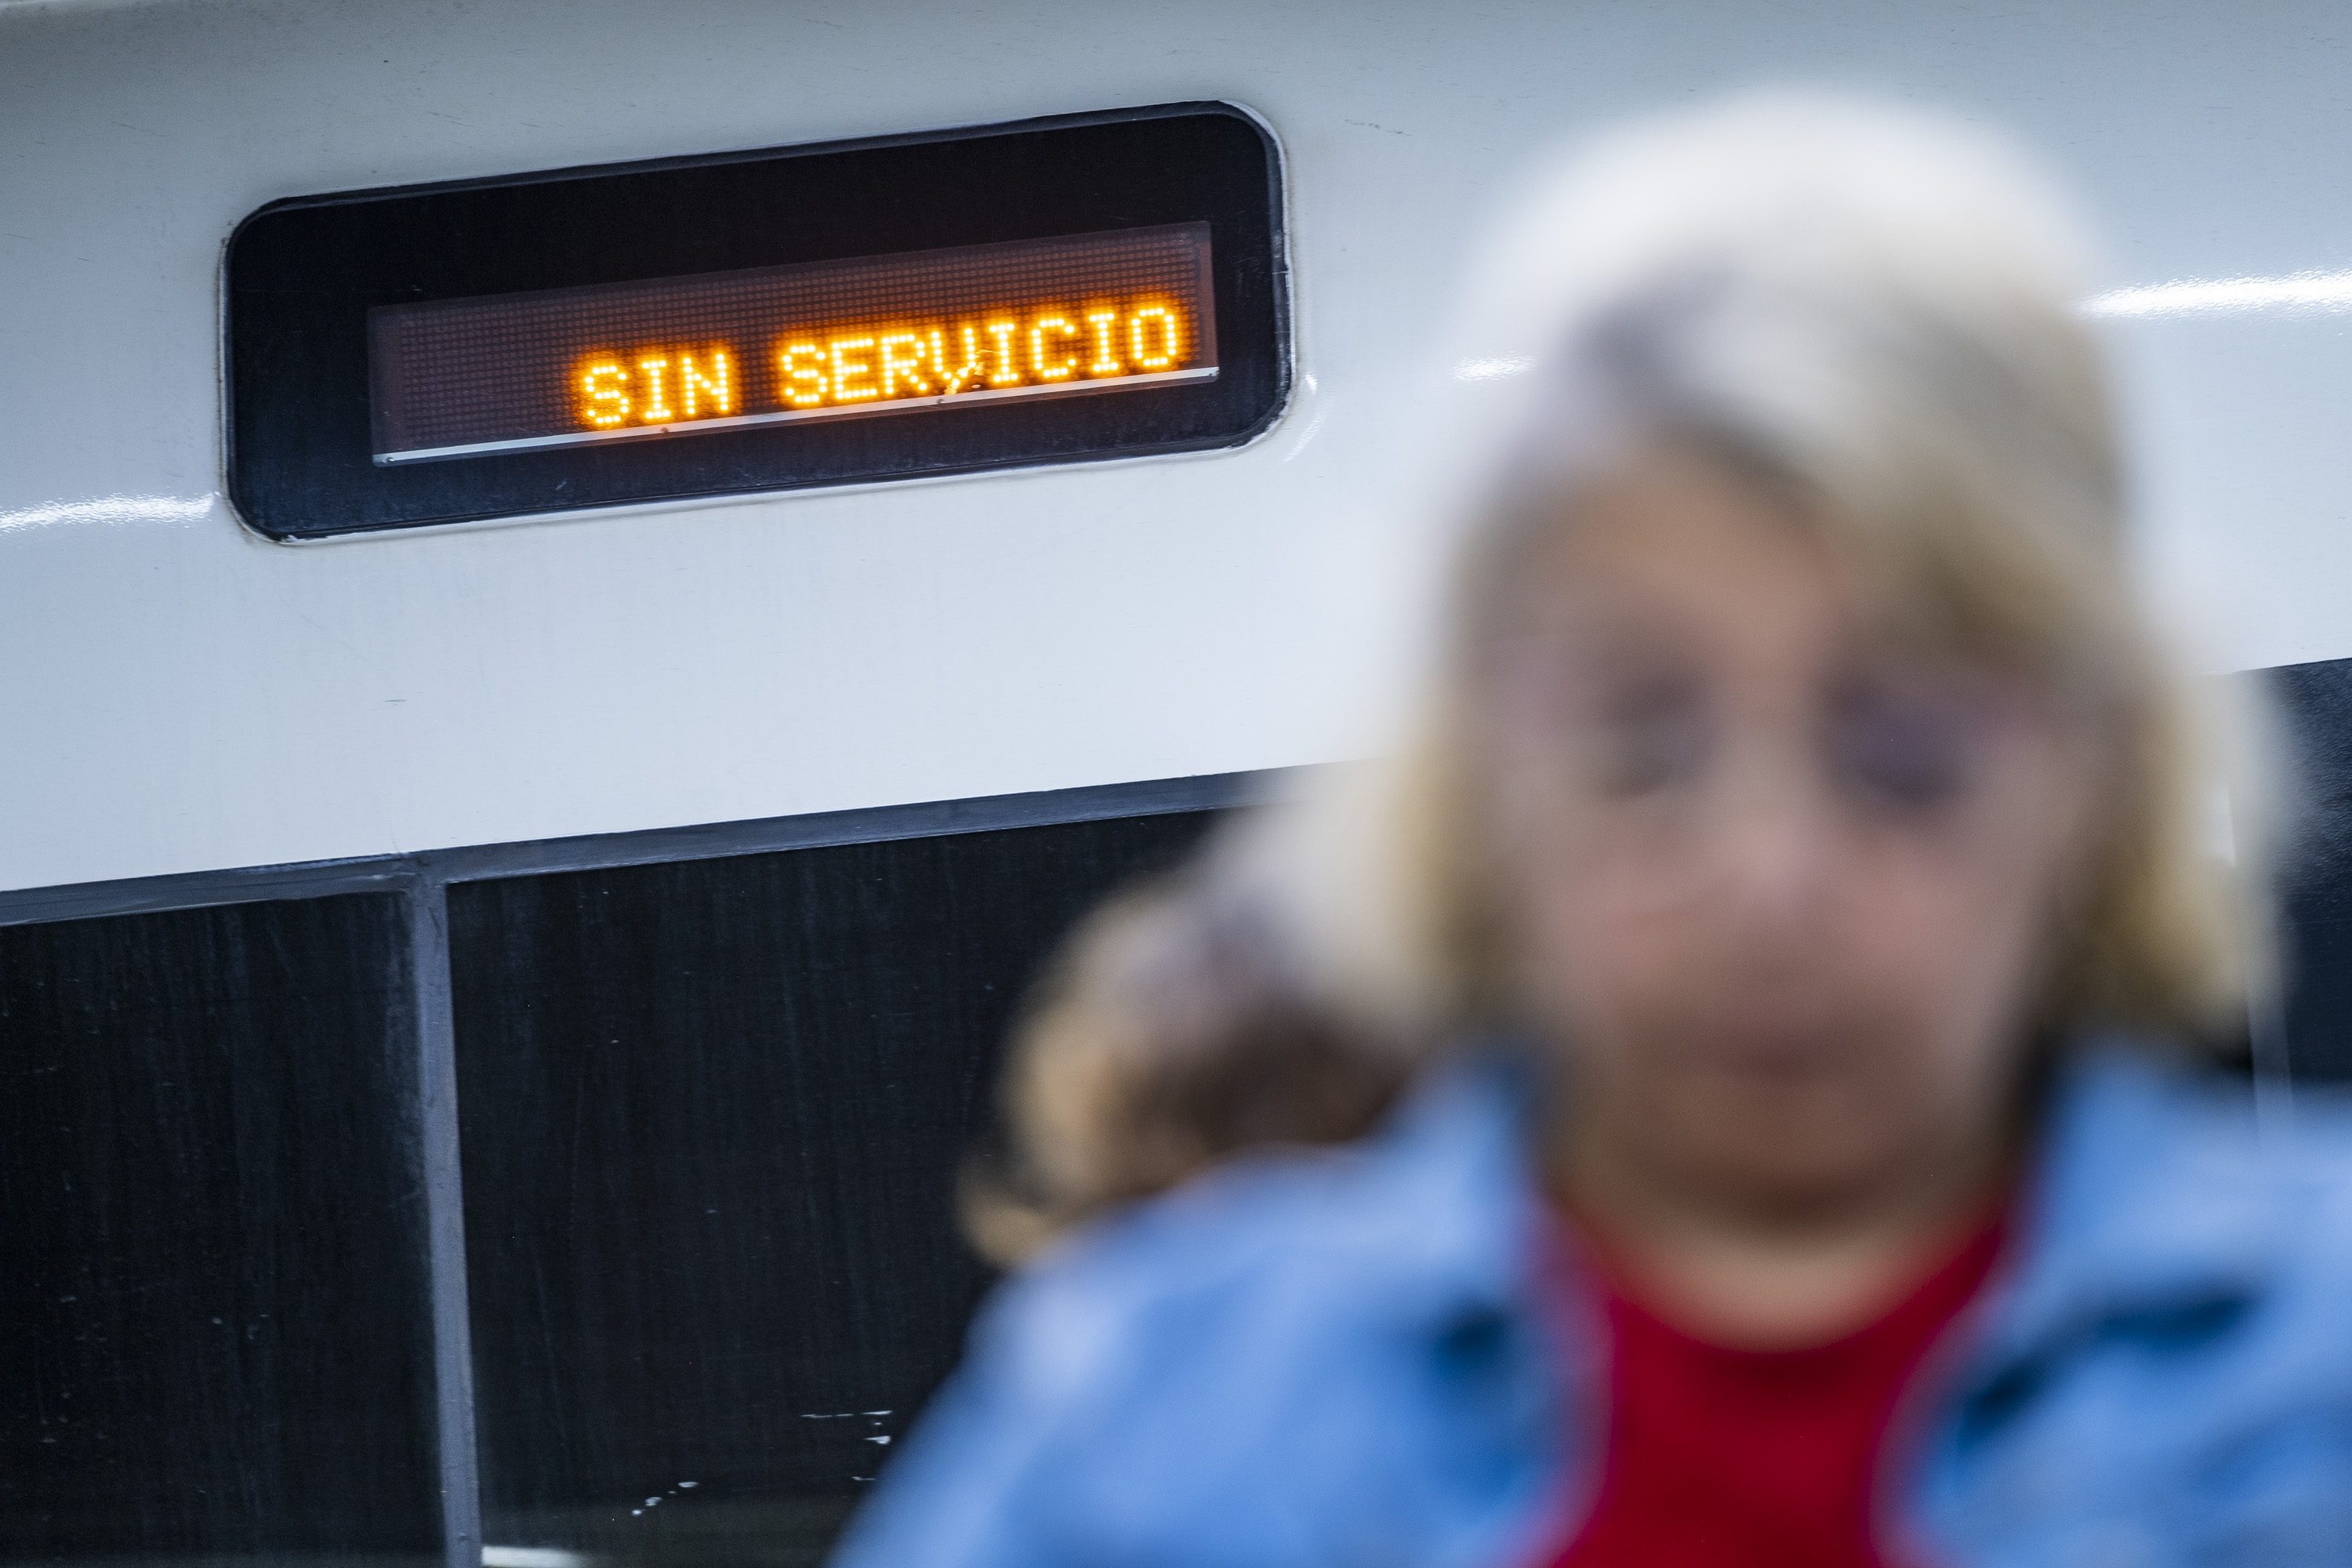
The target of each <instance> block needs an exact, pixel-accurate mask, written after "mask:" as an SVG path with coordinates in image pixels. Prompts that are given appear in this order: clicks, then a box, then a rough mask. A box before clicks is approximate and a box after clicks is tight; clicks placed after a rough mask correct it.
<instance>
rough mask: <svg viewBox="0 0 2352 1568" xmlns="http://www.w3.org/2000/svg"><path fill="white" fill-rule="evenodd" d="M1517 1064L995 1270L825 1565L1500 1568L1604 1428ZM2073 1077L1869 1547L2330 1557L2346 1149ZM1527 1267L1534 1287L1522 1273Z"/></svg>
mask: <svg viewBox="0 0 2352 1568" xmlns="http://www.w3.org/2000/svg"><path fill="white" fill-rule="evenodd" d="M1516 1083H1517V1078H1516V1076H1515V1075H1514V1074H1513V1073H1512V1072H1510V1071H1509V1070H1508V1069H1507V1068H1504V1067H1502V1066H1500V1065H1498V1064H1496V1063H1494V1062H1482V1063H1474V1064H1469V1065H1465V1066H1462V1067H1458V1068H1452V1069H1449V1070H1446V1071H1444V1072H1442V1073H1440V1074H1438V1075H1436V1076H1435V1077H1434V1078H1433V1079H1432V1081H1430V1082H1429V1083H1428V1084H1427V1085H1425V1086H1424V1087H1423V1089H1421V1090H1420V1091H1419V1092H1417V1093H1416V1094H1415V1095H1414V1096H1413V1097H1412V1099H1411V1100H1409V1101H1408V1102H1407V1103H1406V1105H1405V1106H1404V1108H1403V1109H1402V1111H1401V1112H1400V1113H1399V1114H1398V1115H1397V1116H1396V1117H1395V1118H1394V1119H1393V1120H1392V1121H1391V1124H1390V1125H1389V1126H1388V1127H1387V1128H1386V1129H1385V1130H1384V1131H1382V1132H1381V1133H1380V1134H1379V1135H1377V1136H1375V1137H1374V1138H1371V1139H1370V1140H1367V1141H1366V1142H1363V1143H1361V1144H1358V1145H1355V1146H1353V1147H1350V1148H1347V1149H1342V1150H1335V1151H1326V1152H1289V1153H1285V1154H1281V1155H1270V1156H1266V1157H1262V1158H1253V1159H1250V1160H1246V1161H1243V1162H1240V1163H1236V1164H1234V1165H1233V1166H1231V1167H1229V1168H1227V1169H1224V1170H1222V1171H1219V1172H1216V1173H1213V1174H1210V1175H1208V1176H1205V1177H1202V1178H1201V1179H1199V1180H1196V1181H1195V1182H1193V1183H1192V1184H1189V1185H1187V1186H1185V1187H1183V1188H1182V1189H1181V1190H1179V1191H1177V1192H1175V1193H1172V1194H1168V1195H1167V1196H1165V1197H1163V1198H1160V1199H1159V1200H1156V1201H1154V1202H1152V1203H1150V1204H1147V1205H1141V1206H1139V1208H1137V1209H1134V1210H1132V1211H1130V1212H1129V1213H1127V1214H1124V1215H1119V1216H1118V1217H1116V1218H1114V1219H1112V1220H1109V1221H1108V1222H1106V1223H1103V1224H1099V1225H1097V1226H1094V1227H1092V1228H1090V1229H1088V1230H1087V1231H1085V1232H1083V1233H1081V1234H1079V1235H1077V1236H1076V1237H1072V1238H1070V1239H1069V1240H1067V1241H1066V1242H1065V1243H1063V1244H1062V1245H1061V1246H1059V1247H1057V1248H1056V1249H1055V1251H1053V1252H1052V1253H1050V1254H1049V1255H1048V1256H1046V1257H1045V1258H1043V1259H1042V1260H1040V1261H1039V1262H1037V1263H1035V1264H1034V1265H1033V1266H1032V1267H1031V1268H1028V1269H1027V1270H1026V1271H1024V1273H1022V1274H1021V1275H1019V1276H1018V1277H1016V1278H1015V1279H1013V1280H1012V1281H1011V1282H1009V1283H1008V1284H1007V1285H1006V1286H1005V1287H1004V1288H1003V1289H1002V1290H1001V1291H1000V1292H999V1294H998V1295H997V1297H996V1298H995V1300H993V1301H992V1303H991V1304H990V1306H989V1308H988V1310H986V1311H985V1312H984V1313H983V1314H982V1319H981V1321H980V1322H979V1324H978V1326H977V1327H976V1328H975V1330H974V1332H973V1338H972V1342H971V1349H970V1352H969V1355H968V1358H967V1360H966V1362H965V1363H964V1365H963V1367H962V1369H961V1371H960V1372H959V1373H957V1374H956V1375H955V1377H954V1378H953V1379H952V1380H950V1383H949V1384H947V1386H946V1387H945V1388H943V1389H942V1390H941V1392H940V1394H939V1396H938V1398H937V1399H936V1400H935V1401H934V1402H933V1404H932V1405H931V1407H930V1409H929V1411H928V1412H927V1413H926V1415H924V1417H923V1419H922V1421H921V1422H920V1423H919V1426H918V1427H917V1429H916V1430H915V1432H914V1433H913V1434H912V1435H911V1436H910V1439H909V1441H908V1445H907V1447H906V1450H905V1451H904V1452H903V1453H902V1454H900V1455H899V1456H898V1458H897V1459H896V1460H895V1462H894V1463H893V1464H892V1465H891V1467H890V1468H889V1470H888V1472H887V1474H886V1475H885V1476H884V1478H883V1481H882V1484H881V1486H880V1489H879V1491H878V1493H877V1496H876V1497H875V1498H874V1499H873V1500H872V1501H871V1502H870V1503H869V1505H868V1506H867V1508H866V1510H865V1512H864V1514H863V1515H862V1516H861V1518H860V1519H859V1520H858V1521H857V1522H856V1524H855V1525H854V1526H853V1528H852V1531H851V1534H850V1536H849V1538H848V1540H847V1542H845V1548H844V1551H843V1553H842V1555H841V1557H840V1558H839V1559H837V1568H1060V1565H1068V1568H1162V1565H1164V1568H1243V1565H1244V1564H1248V1565H1256V1564H1265V1565H1267V1568H1274V1565H1276V1564H1279V1565H1281V1568H1312V1565H1318V1564H1346V1565H1349V1568H1356V1565H1364V1568H1386V1565H1390V1564H1395V1565H1399V1568H1403V1565H1411V1568H1527V1565H1528V1564H1530V1563H1535V1562H1537V1561H1538V1556H1539V1553H1541V1552H1543V1551H1544V1550H1545V1549H1546V1548H1548V1547H1550V1546H1554V1545H1556V1544H1558V1542H1559V1541H1560V1540H1562V1539H1564V1534H1565V1531H1568V1530H1569V1529H1570V1528H1572V1527H1573V1524H1574V1521H1575V1520H1576V1519H1577V1517H1578V1510H1580V1508H1581V1507H1582V1506H1583V1503H1584V1500H1585V1497H1586V1494H1587V1493H1588V1491H1589V1489H1590V1488H1591V1484H1592V1481H1593V1479H1594V1477H1595V1473H1596V1468H1597V1461H1598V1459H1599V1458H1600V1451H1601V1444H1602V1442H1603V1440H1604V1437H1603V1434H1602V1431H1601V1421H1600V1415H1601V1413H1602V1412H1603V1411H1604V1410H1605V1408H1606V1392H1605V1389H1604V1388H1603V1387H1602V1380H1603V1379H1604V1377H1605V1375H1606V1372H1607V1362H1606V1350H1605V1347H1604V1346H1603V1344H1602V1343H1601V1338H1600V1336H1599V1335H1598V1334H1597V1333H1595V1332H1593V1331H1591V1329H1590V1328H1586V1327H1580V1326H1578V1325H1577V1324H1575V1323H1574V1322H1573V1321H1570V1318H1569V1316H1568V1314H1567V1313H1566V1312H1564V1311H1563V1310H1562V1308H1561V1306H1560V1303H1559V1290H1558V1288H1557V1285H1556V1284H1553V1285H1550V1286H1547V1285H1545V1284H1544V1282H1543V1281H1542V1279H1540V1278H1539V1269H1540V1268H1542V1267H1543V1264H1542V1256H1543V1254H1542V1247H1541V1227H1542V1226H1543V1225H1544V1224H1545V1219H1544V1215H1543V1213H1542V1209H1541V1205H1540V1203H1539V1200H1538V1196H1537V1194H1536V1193H1535V1190H1534V1188H1533V1186H1532V1184H1531V1181H1530V1177H1529V1171H1530V1166H1529V1163H1528V1156H1527V1150H1526V1147H1525V1143H1524V1142H1523V1139H1522V1137H1521V1133H1520V1124H1521V1120H1522V1118H1521V1116H1520V1113H1519V1101H1520V1100H1521V1098H1522V1097H1521V1096H1520V1095H1519V1094H1518V1092H1517V1089H1516V1088H1515V1084H1516ZM2297 1115H2298V1121H2297V1124H2296V1127H2295V1130H2294V1134H2293V1135H2292V1137H2290V1138H2277V1137H2273V1138H2271V1139H2269V1140H2265V1141H2258V1140H2257V1139H2256V1138H2255V1136H2254V1133H2253V1130H2252V1125H2251V1118H2250V1116H2249V1115H2248V1114H2247V1112H2246V1103H2245V1100H2244V1099H2243V1097H2242V1096H2238V1095H2231V1094H2223V1093H2221V1092H2219V1091H2216V1090H2213V1089H2206V1088H2201V1087H2198V1086H2196V1085H2194V1084H2192V1083H2190V1082H2189V1081H2188V1080H2186V1079H2181V1078H2177V1077H2174V1076H2171V1075H2168V1074H2167V1073H2165V1072H2163V1071H2161V1070H2160V1069H2158V1068H2156V1067H2154V1066H2152V1065H2149V1064H2148V1063H2147V1060H2146V1059H2144V1058H2135V1057H2133V1056H2131V1055H2129V1054H2127V1053H2124V1052H2120V1051H2099V1050H2086V1051H2084V1052H2081V1053H2078V1054H2077V1055H2075V1056H2074V1058H2071V1059H2070V1061H2069V1063H2068V1065H2067V1066H2066V1067H2065V1068H2063V1070H2062V1072H2061V1075H2060V1081H2059V1083H2058V1085H2057V1087H2056V1089H2055V1091H2054V1096H2053V1102H2052V1106H2051V1110H2050V1114H2049V1117H2048V1120H2047V1121H2046V1122H2045V1123H2044V1133H2043V1138H2042V1148H2041V1153H2040V1156H2039V1159H2038V1161H2037V1169H2036V1171H2035V1172H2034V1173H2033V1175H2032V1180H2031V1183H2030V1187H2029V1190H2028V1192H2027V1193H2026V1194H2025V1195H2024V1197H2023V1198H2022V1199H2021V1207H2020V1210H2019V1213H2018V1215H2017V1217H2016V1219H2015V1221H2014V1222H2013V1226H2012V1237H2011V1244H2010V1247H2009V1250H2008V1255H2007V1256H2006V1257H2005V1258H2003V1259H2002V1261H2001V1262H2000V1264H1999V1265H1998V1266H1997V1268H1996V1270H1995V1274H1994V1278H1993V1280H1992V1282H1991V1283H1990V1285H1989V1287H1988V1288H1987V1289H1986V1290H1985V1291H1984V1292H1983V1294H1982V1295H1980V1296H1979V1299H1978V1300H1977V1301H1976V1302H1975V1303H1974V1304H1973V1305H1972V1306H1971V1307H1970V1308H1969V1310H1968V1312H1967V1313H1966V1314H1965V1315H1964V1316H1963V1318H1962V1319H1961V1320H1960V1321H1959V1322H1958V1323H1957V1324H1956V1325H1955V1326H1954V1329H1953V1331H1951V1332H1950V1333H1949V1334H1948V1335H1947V1336H1946V1338H1945V1340H1944V1341H1943V1342H1941V1343H1940V1344H1939V1345H1938V1347H1937V1351H1936V1352H1934V1353H1933V1354H1932V1355H1931V1356H1930V1359H1929V1363H1928V1365H1927V1369H1926V1370H1925V1371H1924V1372H1923V1373H1922V1374H1921V1376H1920V1378H1919V1379H1918V1380H1917V1381H1916V1383H1915V1384H1914V1386H1913V1387H1912V1389H1911V1390H1910V1391H1909V1393H1908V1394H1907V1395H1906V1409H1905V1412H1904V1413H1903V1414H1901V1415H1898V1417H1897V1426H1898V1430H1897V1433H1896V1435H1895V1436H1896V1439H1897V1440H1896V1441H1894V1442H1892V1443H1890V1445H1889V1448H1888V1453H1889V1456H1890V1459H1891V1461H1892V1462H1891V1463H1890V1465H1889V1467H1888V1468H1887V1470H1886V1472H1885V1474H1884V1475H1883V1477H1882V1482H1883V1485H1882V1500H1883V1502H1882V1510H1881V1512H1882V1517H1881V1521H1880V1531H1881V1542H1882V1546H1884V1547H1886V1548H1889V1549H1892V1550H1895V1551H1903V1550H1908V1551H1909V1552H1912V1553H1913V1554H1914V1555H1915V1556H1916V1557H1921V1558H1924V1559H1926V1560H1927V1561H1931V1562H1943V1563H1953V1564H1982V1565H1986V1568H1994V1565H1998V1568H2042V1565H2045V1564H2046V1565H2049V1568H2059V1565H2062V1564H2063V1565H2065V1568H2142V1565H2145V1568H2155V1565H2158V1564H2188V1563H2197V1564H2223V1563H2227V1564H2248V1565H2253V1564H2261V1565H2263V1568H2294V1565H2303V1564H2318V1563H2329V1564H2352V1138H2347V1135H2346V1132H2345V1131H2344V1128H2343V1125H2342V1124H2341V1123H2340V1122H2336V1121H2330V1120H2328V1118H2327V1116H2326V1115H2323V1114H2321V1113H2320V1112H2319V1111H2318V1110H2317V1109H2316V1108H2312V1109H2305V1108H2304V1107H2301V1106H2298V1108H2297ZM1555 1279H1556V1276H1555Z"/></svg>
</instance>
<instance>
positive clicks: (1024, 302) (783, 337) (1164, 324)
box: [368, 223, 1217, 463]
mask: <svg viewBox="0 0 2352 1568" xmlns="http://www.w3.org/2000/svg"><path fill="white" fill-rule="evenodd" d="M1209 245H1210V240H1209V226H1208V225H1206V224H1201V223H1194V224H1180V225H1171V226H1162V227H1158V228H1147V229H1129V230H1124V231H1114V232H1111V233H1106V234H1088V235H1076V236H1072V237H1067V238H1061V239H1048V240H1032V241H1021V242H1014V243H1009V244H1001V245H979V246H966V247H960V248H956V249H950V250H934V251H920V252H917V253H914V254H911V255H900V256H877V257H859V258H852V259H847V260H842V261H823V262H813V263H806V264H803V265H801V266H796V267H775V268H751V269H745V270H741V271H734V272H722V273H709V274H704V275H702V276H698V277H688V278H665V279H655V280H652V281H649V282H644V283H613V284H603V285H596V286H591V287H588V288H581V289H550V290H543V291H541V292H537V293H530V294H513V295H498V296H491V297H488V298H477V299H467V300H444V301H440V302H436V303H434V304H426V305H385V306H379V307H377V308H376V309H375V310H372V311H370V312H369V322H368V334H369V342H368V347H369V358H370V370H371V375H370V384H371V402H372V415H373V420H372V433H373V447H374V458H375V460H376V461H377V462H378V463H405V462H424V461H430V460H434V459H446V458H465V457H475V456H479V455H482V454H485V453H493V452H511V451H522V450H527V449H531V448H539V447H564V446H574V445H579V444H583V443H587V442H606V441H622V440H630V439H638V438H644V437H665V436H682V435H691V434H698V433H707V432H712V431H719V430H733V429H741V428H744V427H746V426H760V425H776V424H784V423H789V422H793V421H799V420H812V419H833V418H843V417H854V416H866V415H876V414H907V413H913V412H918V411H925V412H928V411H933V410H942V409H947V408H950V407H962V406H971V405H980V404H986V403H991V402H1001V401H1003V400H1006V399H1012V398H1041V397H1066V396H1071V395H1079V394H1093V393H1108V392H1122V391H1131V390H1134V389H1137V388H1141V387H1149V386H1159V385H1165V384H1170V383H1175V382H1195V381H1208V380H1213V379H1214V378H1215V376H1216V374H1217V342H1216V311H1215V307H1214V302H1213V301H1214V283H1213V279H1212V273H1211V267H1210V250H1209Z"/></svg>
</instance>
